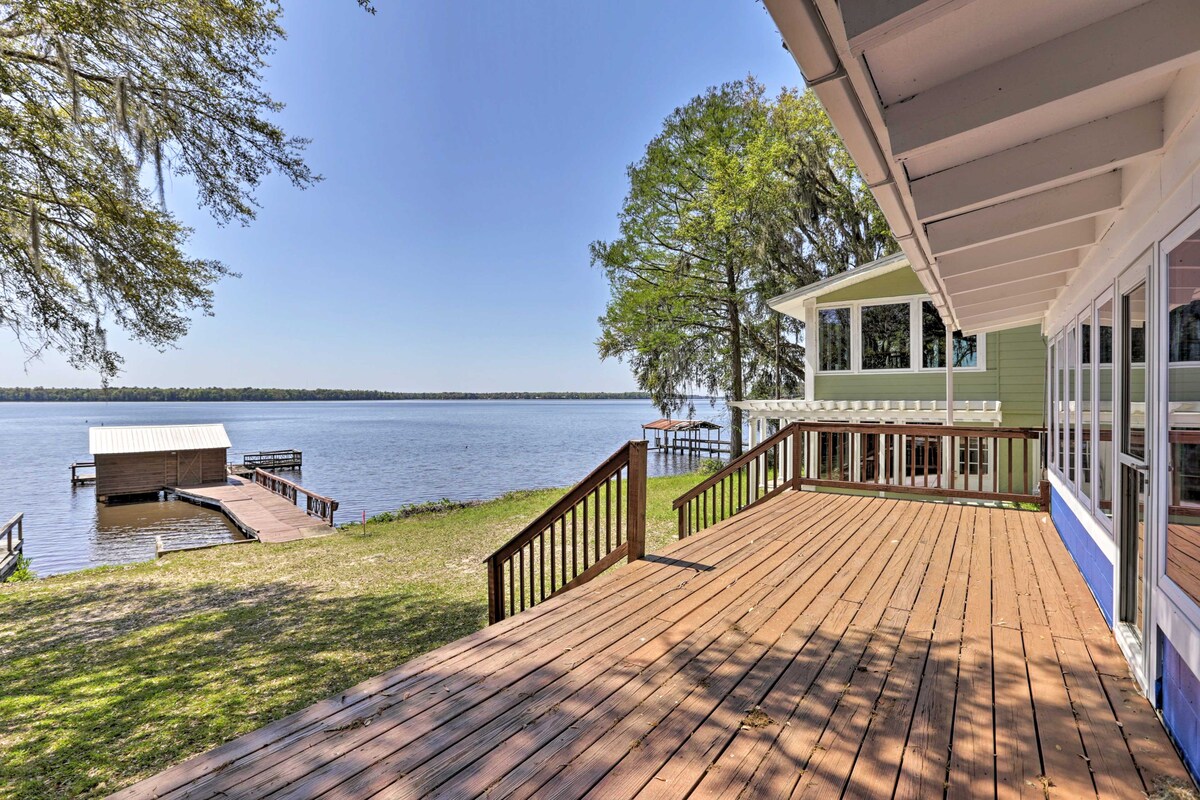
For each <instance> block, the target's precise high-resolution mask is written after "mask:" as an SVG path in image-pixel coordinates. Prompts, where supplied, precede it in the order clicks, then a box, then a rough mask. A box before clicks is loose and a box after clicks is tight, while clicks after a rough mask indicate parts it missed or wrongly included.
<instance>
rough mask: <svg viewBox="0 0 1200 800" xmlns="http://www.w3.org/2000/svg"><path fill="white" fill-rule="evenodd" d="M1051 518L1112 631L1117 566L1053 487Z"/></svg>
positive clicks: (1051, 488)
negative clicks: (1114, 578)
mask: <svg viewBox="0 0 1200 800" xmlns="http://www.w3.org/2000/svg"><path fill="white" fill-rule="evenodd" d="M1050 518H1051V519H1052V520H1054V527H1055V528H1057V529H1058V535H1059V536H1060V537H1062V540H1063V544H1065V545H1066V546H1067V552H1069V553H1070V554H1071V558H1073V559H1075V564H1076V566H1078V567H1079V571H1080V573H1082V574H1083V579H1084V580H1085V581H1086V582H1087V585H1088V588H1089V589H1091V590H1092V595H1093V596H1094V597H1095V598H1096V605H1098V606H1100V612H1101V613H1102V614H1104V619H1105V621H1106V622H1108V627H1110V628H1111V627H1112V626H1113V607H1112V604H1113V563H1112V562H1111V561H1109V560H1108V557H1107V556H1105V555H1104V552H1103V551H1102V550H1101V549H1100V547H1099V546H1098V545H1097V544H1096V541H1095V540H1094V539H1093V538H1092V537H1091V534H1089V533H1088V532H1087V529H1086V528H1084V527H1083V523H1082V522H1081V521H1080V520H1079V519H1077V518H1076V516H1075V515H1074V514H1073V513H1072V512H1071V507H1070V506H1068V505H1067V503H1066V501H1065V500H1063V498H1062V496H1061V495H1059V493H1058V490H1057V489H1055V488H1054V487H1053V486H1051V487H1050Z"/></svg>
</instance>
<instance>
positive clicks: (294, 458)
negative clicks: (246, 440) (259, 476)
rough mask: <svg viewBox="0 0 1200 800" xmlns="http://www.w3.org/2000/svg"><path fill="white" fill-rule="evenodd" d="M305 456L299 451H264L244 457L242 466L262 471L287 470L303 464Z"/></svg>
mask: <svg viewBox="0 0 1200 800" xmlns="http://www.w3.org/2000/svg"><path fill="white" fill-rule="evenodd" d="M303 461H304V454H303V453H302V452H301V451H299V450H262V451H259V452H257V453H246V454H244V455H243V456H242V466H244V467H260V468H262V469H285V468H288V467H299V466H301V465H302V464H303Z"/></svg>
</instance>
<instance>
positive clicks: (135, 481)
mask: <svg viewBox="0 0 1200 800" xmlns="http://www.w3.org/2000/svg"><path fill="white" fill-rule="evenodd" d="M88 443H89V450H90V451H91V454H92V456H93V457H94V458H95V461H96V500H97V501H98V502H101V503H107V502H109V501H110V500H114V499H117V498H120V497H130V496H136V495H146V494H153V493H155V492H160V491H162V490H163V489H164V488H166V487H169V486H195V485H200V484H205V483H217V482H221V481H224V480H225V463H226V460H227V459H226V455H227V453H228V450H229V447H230V442H229V434H227V433H226V432H225V426H224V425H221V424H219V423H218V424H209V425H130V426H114V427H98V428H91V429H89V430H88Z"/></svg>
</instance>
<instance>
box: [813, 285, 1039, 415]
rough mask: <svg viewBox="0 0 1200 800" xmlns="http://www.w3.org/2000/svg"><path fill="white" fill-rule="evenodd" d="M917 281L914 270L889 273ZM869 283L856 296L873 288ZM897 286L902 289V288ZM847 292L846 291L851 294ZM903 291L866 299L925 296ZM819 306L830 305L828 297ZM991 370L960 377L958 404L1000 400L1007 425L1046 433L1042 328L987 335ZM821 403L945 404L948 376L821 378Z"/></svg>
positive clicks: (874, 291)
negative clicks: (824, 401) (870, 401)
mask: <svg viewBox="0 0 1200 800" xmlns="http://www.w3.org/2000/svg"><path fill="white" fill-rule="evenodd" d="M894 275H900V276H903V275H909V276H911V277H912V278H913V280H916V276H915V275H913V273H912V272H910V271H908V270H902V271H900V272H893V273H889V274H888V275H884V276H881V277H880V278H879V279H877V280H878V281H882V280H884V279H886V278H890V277H892V276H894ZM874 283H876V281H866V282H864V283H862V284H860V285H859V286H853V287H850V290H853V289H859V288H860V287H864V286H869V285H871V284H874ZM899 285H900V284H899V282H897V286H899ZM850 290H846V291H850ZM919 293H920V290H918V291H911V290H909V289H903V290H901V291H898V292H897V294H894V295H882V294H879V293H878V289H877V288H873V289H872V291H871V292H870V293H869V294H865V295H863V296H862V297H861V298H849V297H843V298H841V299H843V300H849V299H869V298H875V297H887V296H893V297H894V296H898V295H905V294H919ZM818 302H821V303H824V302H826V298H824V297H822V298H820V299H819V301H818ZM986 355H987V369H986V370H984V371H983V372H956V373H954V399H956V400H999V401H1000V411H1001V413H1002V415H1003V424H1004V425H1006V426H1013V427H1040V426H1042V425H1043V424H1044V423H1045V393H1046V345H1045V343H1044V341H1043V340H1042V335H1041V332H1040V329H1039V328H1038V326H1036V325H1030V326H1027V327H1024V328H1014V329H1012V330H1007V331H1001V332H999V333H989V334H987V343H986ZM813 393H814V395H813V396H814V398H815V399H817V400H945V399H946V374H945V373H944V372H909V373H887V374H882V375H872V374H869V373H863V374H856V375H849V374H848V375H832V374H824V375H822V374H818V375H817V376H816V378H815V383H814V385H813Z"/></svg>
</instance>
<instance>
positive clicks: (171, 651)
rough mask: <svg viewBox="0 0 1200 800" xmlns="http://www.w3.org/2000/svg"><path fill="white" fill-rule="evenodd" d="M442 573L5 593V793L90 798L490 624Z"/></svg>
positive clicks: (1, 768) (0, 768) (1, 788)
mask: <svg viewBox="0 0 1200 800" xmlns="http://www.w3.org/2000/svg"><path fill="white" fill-rule="evenodd" d="M486 613H487V608H486V603H482V602H462V601H453V600H452V601H447V600H446V599H445V598H444V596H439V593H438V590H437V587H433V586H426V587H422V586H420V585H415V586H414V585H410V586H404V587H395V588H391V587H389V588H388V589H387V590H386V591H382V592H380V593H376V594H362V595H359V596H355V597H341V596H328V595H321V594H319V593H318V592H317V591H316V590H314V589H308V588H306V587H303V586H295V585H289V584H283V583H268V584H265V585H259V586H255V587H252V588H248V589H230V588H229V587H223V586H217V585H202V586H195V587H188V588H186V589H171V588H168V589H163V588H161V587H158V586H155V585H152V584H144V585H138V586H134V587H132V589H131V587H129V586H127V585H117V584H108V585H105V586H101V587H99V588H98V590H96V591H94V592H89V594H88V595H87V596H85V597H80V596H78V595H73V594H71V593H69V592H59V593H53V594H51V593H47V594H45V595H36V594H35V595H33V596H30V597H25V598H21V599H20V600H13V601H9V602H7V603H6V604H5V607H4V610H3V614H4V620H3V627H4V630H5V634H6V638H5V639H4V640H2V641H0V685H2V686H3V687H4V690H3V692H2V693H0V796H3V795H6V794H7V795H10V796H19V797H56V798H57V797H79V796H84V797H91V796H101V795H104V794H107V793H109V792H111V791H113V790H115V789H117V788H120V787H121V786H123V785H126V784H128V783H130V782H132V780H134V779H136V778H140V777H145V776H146V775H148V774H152V773H154V772H157V771H160V770H162V769H165V768H166V767H168V766H170V765H172V764H174V763H177V762H179V761H181V760H183V759H185V758H187V757H188V756H191V755H193V754H195V753H198V752H201V751H203V750H205V749H208V748H210V747H213V746H215V745H218V744H220V743H222V742H224V741H226V740H228V739H230V738H232V737H233V736H236V735H238V734H241V733H245V732H248V731H251V730H254V729H255V728H258V727H260V726H262V725H264V724H266V723H267V722H269V721H271V720H273V719H277V718H279V717H282V716H285V715H286V714H288V713H290V712H291V711H294V710H296V709H298V708H301V707H303V706H305V705H307V704H309V703H312V702H315V701H317V700H320V699H322V698H324V697H326V696H328V695H330V694H333V693H335V692H337V691H340V690H342V689H344V688H347V687H349V686H351V685H353V684H354V683H357V682H358V681H361V680H363V679H365V678H368V677H370V676H372V675H375V674H377V673H379V672H382V671H384V670H386V669H389V668H391V667H394V666H396V665H398V664H400V663H402V662H403V661H406V660H407V659H409V658H411V657H413V656H415V655H418V654H420V653H423V652H426V651H428V650H431V649H434V648H436V647H438V646H440V645H442V644H445V643H446V642H450V641H453V640H455V639H457V638H459V637H461V636H464V635H466V634H468V633H470V632H472V631H474V630H477V629H478V628H480V627H482V626H483V623H484V621H485V620H486Z"/></svg>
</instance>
